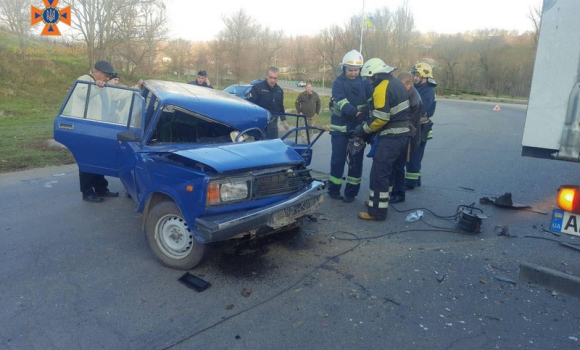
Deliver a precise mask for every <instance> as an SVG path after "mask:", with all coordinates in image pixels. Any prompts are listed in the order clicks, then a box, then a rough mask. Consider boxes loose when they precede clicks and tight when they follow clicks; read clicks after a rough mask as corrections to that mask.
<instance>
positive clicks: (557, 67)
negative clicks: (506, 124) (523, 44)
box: [522, 0, 580, 236]
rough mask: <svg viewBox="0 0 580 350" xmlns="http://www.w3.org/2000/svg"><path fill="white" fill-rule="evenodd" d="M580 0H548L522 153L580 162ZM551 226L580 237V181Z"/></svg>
mask: <svg viewBox="0 0 580 350" xmlns="http://www.w3.org/2000/svg"><path fill="white" fill-rule="evenodd" d="M578 14H580V0H544V6H543V11H542V19H541V26H540V37H539V41H538V48H537V52H536V61H535V64H534V72H533V78H532V87H531V91H530V99H529V102H528V110H527V115H526V123H525V127H524V136H523V139H522V155H523V156H529V157H538V158H550V159H556V160H563V161H569V162H580V21H579V20H578ZM557 202H558V206H559V207H560V209H555V210H554V211H553V213H552V225H551V230H552V231H555V232H564V233H569V234H573V235H578V236H580V233H579V231H580V185H579V186H562V187H560V190H559V193H558V199H557Z"/></svg>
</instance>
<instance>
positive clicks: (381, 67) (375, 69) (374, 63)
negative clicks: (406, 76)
mask: <svg viewBox="0 0 580 350" xmlns="http://www.w3.org/2000/svg"><path fill="white" fill-rule="evenodd" d="M396 69H397V67H391V66H389V65H388V64H386V63H385V62H384V61H383V60H381V59H380V58H371V59H370V60H368V61H367V62H366V63H365V65H364V66H363V68H362V70H361V72H360V75H361V76H363V77H372V76H373V75H375V74H379V73H391V72H393V71H394V70H396Z"/></svg>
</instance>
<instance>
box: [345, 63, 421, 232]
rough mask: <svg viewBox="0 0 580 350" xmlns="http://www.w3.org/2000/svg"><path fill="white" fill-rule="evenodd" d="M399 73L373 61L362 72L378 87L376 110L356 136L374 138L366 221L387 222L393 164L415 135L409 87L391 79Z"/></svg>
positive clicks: (361, 214)
mask: <svg viewBox="0 0 580 350" xmlns="http://www.w3.org/2000/svg"><path fill="white" fill-rule="evenodd" d="M395 69H397V68H395V67H389V66H388V65H387V64H385V62H383V61H382V60H381V59H378V58H373V59H370V60H368V61H367V62H366V63H365V64H364V66H363V68H362V72H361V75H362V76H363V77H370V79H371V81H372V84H373V87H374V93H373V103H374V109H373V111H372V113H371V116H370V119H369V120H368V121H367V122H366V123H364V124H362V125H359V126H357V128H356V129H355V131H354V135H355V136H358V137H362V138H364V137H365V136H367V135H369V134H374V140H373V145H372V147H373V149H371V153H373V165H372V168H371V174H370V194H369V201H368V202H367V205H368V211H367V212H360V213H359V214H358V217H359V218H361V219H363V220H378V221H384V220H386V219H387V212H388V208H389V197H390V192H391V190H392V181H393V174H392V172H393V163H394V162H395V160H396V159H397V158H398V157H399V156H400V155H401V153H403V152H405V151H406V149H407V142H408V140H409V136H410V135H411V132H410V129H409V113H410V111H409V93H408V92H407V88H406V87H405V85H404V84H403V83H402V82H401V81H400V80H399V79H397V78H395V77H393V76H392V75H391V72H393V71H394V70H395Z"/></svg>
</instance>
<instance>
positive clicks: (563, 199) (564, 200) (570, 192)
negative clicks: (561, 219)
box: [557, 186, 580, 213]
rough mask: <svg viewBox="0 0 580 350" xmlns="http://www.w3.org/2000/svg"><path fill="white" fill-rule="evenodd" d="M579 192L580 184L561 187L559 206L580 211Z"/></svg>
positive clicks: (563, 208)
mask: <svg viewBox="0 0 580 350" xmlns="http://www.w3.org/2000/svg"><path fill="white" fill-rule="evenodd" d="M579 194H580V188H579V187H578V186H562V187H560V189H559V190H558V201H557V202H558V207H560V209H562V210H565V211H570V212H573V213H580V203H579V199H580V198H578V197H579V196H578V195H579Z"/></svg>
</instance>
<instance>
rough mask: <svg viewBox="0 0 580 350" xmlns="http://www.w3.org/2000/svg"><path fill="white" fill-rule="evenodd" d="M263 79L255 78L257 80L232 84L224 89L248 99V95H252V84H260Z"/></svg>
mask: <svg viewBox="0 0 580 350" xmlns="http://www.w3.org/2000/svg"><path fill="white" fill-rule="evenodd" d="M261 81H262V79H255V80H252V82H251V83H250V84H234V85H230V86H228V87H227V88H225V89H224V91H225V92H227V93H228V94H232V95H236V96H238V97H240V98H243V99H246V100H247V99H248V96H249V95H250V90H251V89H252V86H254V85H256V84H258V83H259V82H261Z"/></svg>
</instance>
